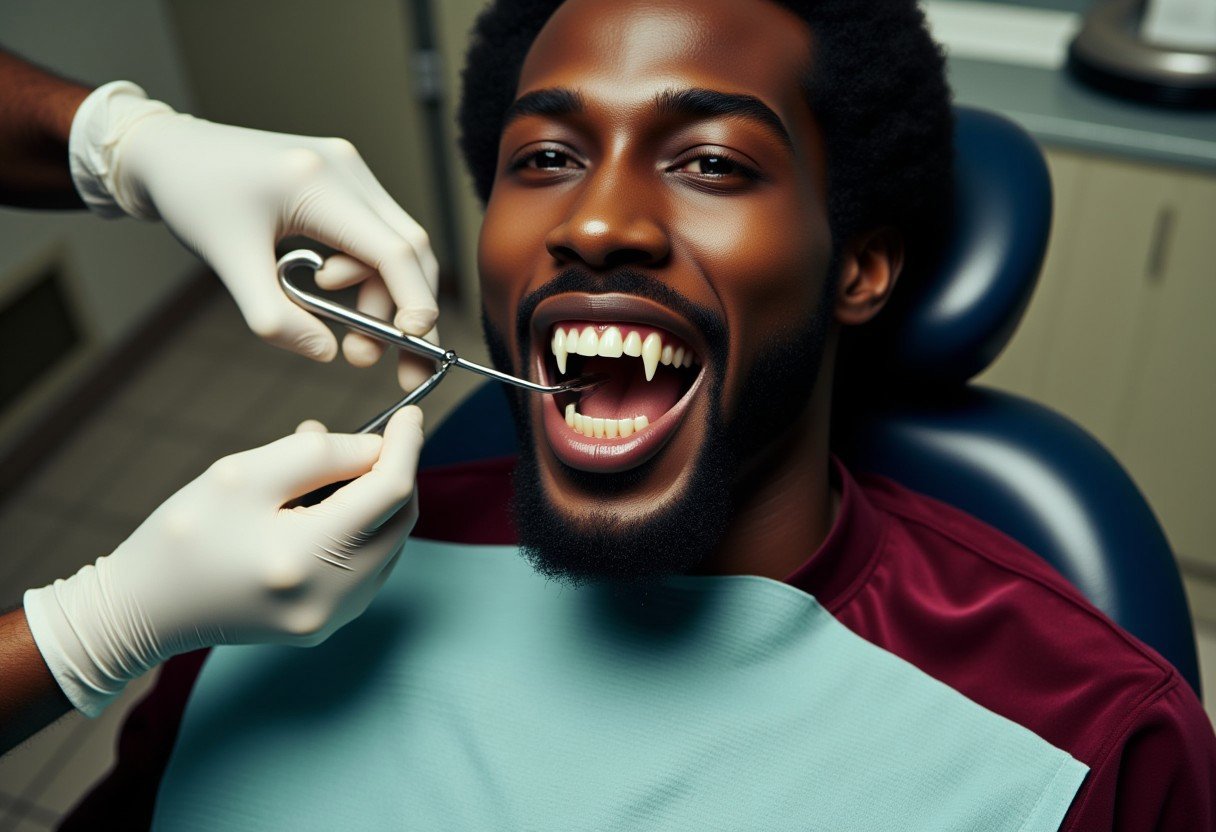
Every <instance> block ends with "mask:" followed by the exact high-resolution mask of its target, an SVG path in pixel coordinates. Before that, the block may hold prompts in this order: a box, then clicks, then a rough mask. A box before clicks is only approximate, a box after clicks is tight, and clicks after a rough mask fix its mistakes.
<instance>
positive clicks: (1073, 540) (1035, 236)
mask: <svg viewBox="0 0 1216 832" xmlns="http://www.w3.org/2000/svg"><path fill="white" fill-rule="evenodd" d="M955 113H956V117H957V118H956V129H955V143H956V148H957V153H956V161H955V220H954V227H953V229H952V233H951V235H950V239H949V242H948V244H947V247H946V250H945V252H944V255H943V256H942V258H941V260H940V261H939V263H938V264H937V265H936V266H935V267H934V268H933V269H932V270H931V273H926V274H924V275H906V276H905V277H907V278H909V280H908V284H909V285H908V286H907V288H906V290H905V291H903V297H902V298H901V299H900V302H899V303H898V304H894V305H892V306H890V307H889V308H888V309H884V310H883V313H882V314H881V315H880V316H879V317H878V318H876V319H875V320H874V321H873V322H872V323H871V324H870V325H867V329H871V331H869V332H861V333H858V337H856V339H855V342H854V343H852V344H850V345H848V346H849V347H850V348H851V352H852V354H851V355H850V360H851V362H853V363H854V364H855V365H856V364H866V365H867V366H869V367H870V368H871V369H874V368H877V369H878V371H877V372H871V373H868V374H867V375H868V377H870V378H876V379H879V381H878V382H877V383H875V384H874V385H872V389H871V390H870V391H868V395H867V394H864V391H863V395H862V396H859V397H858V399H857V400H856V401H852V402H849V401H846V402H842V408H844V409H847V410H848V411H849V416H848V418H840V419H837V420H836V422H835V423H836V424H837V425H847V426H848V427H849V430H848V432H847V433H845V432H839V433H838V434H837V435H835V436H834V437H833V443H834V445H835V447H836V449H837V451H838V452H839V453H840V454H841V455H842V456H843V457H844V458H845V459H846V460H847V461H848V462H849V464H850V465H851V466H852V467H854V468H857V469H859V470H869V471H873V472H875V473H879V474H884V475H886V476H889V477H891V478H892V479H894V480H896V481H898V482H900V483H903V484H904V485H906V486H908V487H909V488H913V489H915V490H917V491H920V492H922V493H925V494H928V495H930V496H932V497H936V498H937V499H940V500H942V501H944V502H947V503H950V504H951V505H955V506H958V507H959V508H961V509H963V510H964V511H967V512H968V513H970V514H972V515H974V516H976V517H978V518H980V519H981V520H983V521H985V522H986V523H988V524H989V525H991V526H994V527H996V528H998V529H1000V530H1001V531H1003V532H1005V533H1006V534H1008V535H1009V536H1011V537H1013V538H1014V539H1016V540H1018V541H1019V542H1021V543H1022V544H1023V545H1025V546H1027V547H1028V548H1030V549H1031V550H1033V551H1035V552H1037V553H1038V554H1039V555H1040V556H1042V557H1043V558H1044V559H1046V560H1047V561H1048V562H1049V563H1051V564H1052V566H1054V567H1055V568H1056V569H1057V570H1058V571H1060V572H1061V573H1062V574H1063V575H1064V576H1065V577H1066V578H1068V579H1069V581H1071V582H1072V583H1073V584H1074V585H1075V586H1076V587H1077V588H1078V589H1080V590H1081V592H1082V593H1083V594H1084V595H1085V596H1086V597H1087V598H1088V599H1089V600H1090V601H1091V602H1092V603H1093V604H1094V605H1095V606H1096V607H1098V608H1099V609H1100V610H1102V611H1103V612H1105V613H1106V614H1107V615H1109V616H1110V617H1111V618H1112V619H1114V620H1115V621H1116V622H1118V623H1119V625H1120V626H1122V627H1123V628H1124V629H1126V630H1127V631H1128V632H1130V633H1132V634H1133V635H1135V636H1136V637H1138V638H1139V639H1140V640H1142V641H1144V642H1145V643H1146V644H1148V645H1150V646H1151V647H1153V648H1154V649H1156V650H1157V651H1158V652H1159V653H1161V654H1162V655H1163V656H1164V657H1165V658H1166V659H1168V660H1169V661H1170V662H1171V663H1172V664H1173V665H1174V666H1175V667H1176V668H1177V669H1178V670H1179V672H1180V673H1182V675H1183V676H1184V677H1186V679H1187V680H1188V681H1189V682H1190V684H1191V686H1192V687H1194V689H1195V691H1196V693H1199V691H1200V681H1199V663H1198V659H1197V654H1196V650H1195V637H1194V630H1193V628H1192V623H1191V617H1190V610H1189V609H1188V606H1187V600H1186V595H1185V593H1184V592H1183V588H1182V579H1181V576H1180V574H1179V571H1178V566H1177V563H1176V562H1175V560H1174V556H1173V553H1172V552H1171V550H1170V547H1169V543H1168V541H1167V539H1166V537H1165V534H1164V532H1163V531H1162V529H1161V526H1160V524H1159V523H1158V522H1157V519H1156V517H1154V515H1153V512H1152V510H1151V509H1150V508H1149V505H1148V503H1147V501H1146V500H1145V499H1144V496H1143V495H1142V494H1141V493H1140V491H1139V490H1138V489H1137V488H1136V485H1135V483H1133V482H1132V480H1131V478H1130V477H1129V476H1128V475H1127V472H1126V471H1124V469H1123V468H1122V467H1121V466H1120V465H1119V463H1118V462H1117V461H1115V459H1114V457H1112V456H1111V455H1110V453H1109V452H1108V451H1107V450H1106V449H1105V448H1104V447H1103V446H1102V445H1101V444H1100V443H1098V442H1097V440H1095V439H1094V438H1093V437H1091V436H1090V435H1089V434H1087V433H1086V432H1085V431H1083V430H1082V429H1081V428H1079V427H1078V426H1077V425H1075V424H1073V423H1072V422H1070V421H1069V420H1068V419H1066V418H1065V417H1063V416H1061V415H1060V414H1058V413H1055V412H1054V411H1052V410H1050V409H1048V408H1046V407H1043V406H1042V405H1039V404H1035V403H1033V402H1030V401H1028V400H1026V399H1022V398H1020V397H1018V396H1013V395H1009V394H1007V393H1001V392H998V391H996V390H991V389H987V388H984V387H982V386H980V385H973V384H968V381H969V379H971V377H972V376H974V375H975V374H976V373H978V372H980V371H981V370H983V369H984V368H985V367H986V366H987V365H988V364H989V363H990V362H991V361H992V360H993V359H994V358H995V357H996V356H997V354H998V353H1000V351H1001V349H1003V348H1004V346H1005V344H1006V343H1007V342H1008V340H1009V338H1010V337H1011V336H1012V335H1013V332H1014V330H1015V329H1016V327H1017V324H1018V321H1019V320H1020V319H1021V316H1022V313H1023V312H1024V311H1025V308H1026V304H1027V303H1028V301H1029V299H1030V295H1031V293H1032V292H1033V290H1034V285H1035V282H1036V281H1037V279H1038V274H1039V269H1040V267H1041V265H1042V260H1043V254H1044V251H1045V250H1046V247H1047V238H1048V234H1049V228H1050V223H1051V182H1050V178H1049V175H1048V171H1047V166H1046V163H1045V162H1044V160H1043V156H1042V153H1041V152H1040V150H1039V148H1038V146H1037V145H1036V144H1035V143H1034V141H1033V140H1032V139H1031V138H1030V137H1029V136H1028V135H1026V133H1025V132H1024V131H1023V130H1022V129H1021V128H1020V127H1018V126H1017V125H1015V124H1014V123H1013V122H1011V121H1009V120H1007V119H1005V118H1003V117H1001V116H998V115H995V114H992V113H987V112H983V111H979V110H973V109H967V108H956V111H955ZM904 289H905V287H901V290H904ZM896 294H897V295H898V294H899V293H898V292H897V293H896ZM853 369H855V367H854V368H853ZM884 382H892V383H884ZM875 390H897V391H899V392H898V394H897V395H896V396H894V397H887V398H883V397H882V396H881V395H879V394H877V393H876V392H875ZM838 415H840V414H838Z"/></svg>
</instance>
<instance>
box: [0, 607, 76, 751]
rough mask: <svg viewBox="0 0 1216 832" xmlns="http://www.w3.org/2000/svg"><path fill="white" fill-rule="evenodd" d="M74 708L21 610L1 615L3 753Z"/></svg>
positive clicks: (0, 740) (0, 748) (0, 735)
mask: <svg viewBox="0 0 1216 832" xmlns="http://www.w3.org/2000/svg"><path fill="white" fill-rule="evenodd" d="M71 709H72V705H71V703H70V702H68V699H67V697H66V696H64V695H63V691H61V690H60V689H59V685H58V684H56V682H55V677H54V676H52V675H51V671H50V669H49V668H47V666H46V662H45V661H43V659H42V654H41V653H39V652H38V645H37V644H35V643H34V636H33V635H32V634H31V633H30V628H29V625H28V624H27V623H26V621H25V611H24V610H22V609H20V608H18V609H15V610H13V611H12V612H8V613H5V614H4V615H0V754H3V753H4V752H5V751H8V750H9V749H10V748H12V747H13V746H15V745H17V744H18V743H19V742H21V741H22V740H24V739H25V738H26V737H29V736H30V735H32V734H35V733H37V732H38V731H40V730H42V728H43V727H44V726H46V725H49V724H50V723H52V722H54V721H55V720H56V719H58V718H59V717H61V716H63V715H64V714H65V713H67V712H68V711H70V710H71Z"/></svg>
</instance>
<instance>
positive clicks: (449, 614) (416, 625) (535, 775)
mask: <svg viewBox="0 0 1216 832" xmlns="http://www.w3.org/2000/svg"><path fill="white" fill-rule="evenodd" d="M1087 771H1088V769H1087V768H1086V767H1085V766H1084V765H1083V764H1081V763H1080V762H1078V761H1076V760H1074V759H1073V758H1072V757H1070V756H1069V755H1068V754H1066V753H1065V752H1063V751H1061V750H1059V749H1057V748H1055V747H1053V746H1051V745H1050V744H1048V743H1047V742H1045V741H1044V740H1042V739H1041V738H1039V737H1038V736H1036V735H1035V734H1033V733H1032V732H1030V731H1028V730H1027V729H1025V728H1022V727H1021V726H1019V725H1017V724H1015V723H1013V722H1011V721H1009V720H1007V719H1005V718H1003V717H1001V716H998V715H996V714H994V713H992V712H990V711H988V710H986V709H984V708H982V707H980V706H979V705H977V704H975V703H974V702H972V701H971V700H969V699H967V698H966V697H964V696H962V695H961V694H959V693H958V692H956V691H954V690H953V689H951V688H949V687H947V686H945V685H943V684H941V683H939V682H937V681H935V680H934V679H932V678H931V677H929V676H927V675H926V674H924V673H922V672H921V671H919V670H918V669H916V668H915V667H913V666H912V665H910V664H908V663H906V662H904V661H903V660H902V659H899V658H898V657H896V656H894V655H892V654H891V653H888V652H886V651H884V650H882V649H880V648H878V647H876V646H874V645H872V644H870V643H869V642H867V641H865V640H864V639H862V638H860V637H858V636H856V635H855V634H853V633H852V632H851V631H849V630H848V629H847V628H845V627H844V626H843V625H842V624H840V623H839V622H837V621H836V620H835V619H834V618H833V617H832V616H831V615H830V614H829V613H828V612H827V611H826V610H824V609H823V607H821V606H820V605H819V603H818V602H817V601H816V600H815V599H814V598H813V597H811V596H810V595H807V594H806V593H804V592H802V591H800V590H797V589H795V588H793V587H791V586H788V585H786V584H782V583H778V582H776V581H771V580H768V579H765V578H758V577H748V576H730V577H680V578H673V579H670V580H668V581H665V582H664V583H663V584H661V585H658V586H654V587H650V588H648V589H646V590H629V591H623V590H619V589H618V590H611V589H608V588H606V587H602V586H590V587H583V588H579V589H571V588H569V587H565V586H563V585H560V584H557V583H554V582H550V581H546V580H545V579H544V578H542V577H541V576H539V575H537V574H536V573H535V572H534V571H533V570H532V568H531V567H530V565H529V564H528V563H527V562H526V560H524V559H523V558H522V557H520V556H519V555H518V554H517V553H516V551H515V550H514V549H511V548H504V547H492V546H462V545H456V544H450V543H436V542H431V541H425V540H412V541H410V543H409V545H408V546H407V548H406V550H405V553H404V554H403V555H402V557H401V561H400V562H399V563H398V564H397V567H396V570H395V571H394V573H393V575H392V577H391V578H390V579H389V581H388V583H387V584H386V585H385V587H384V589H383V590H382V591H381V593H380V595H379V596H378V597H377V599H376V601H375V602H374V603H373V604H372V606H371V607H370V608H369V609H368V611H367V612H366V613H365V614H364V615H363V616H362V617H361V618H359V619H358V620H356V621H354V622H352V623H351V624H350V625H348V626H347V627H345V628H343V629H342V630H340V631H339V632H338V633H336V634H335V635H334V636H333V637H331V638H330V639H329V640H328V641H327V642H325V643H324V644H322V645H320V646H319V647H315V648H312V649H299V648H292V647H273V646H270V647H266V646H262V647H229V648H219V649H216V650H214V651H213V652H212V654H211V656H210V658H209V659H208V661H207V663H206V665H205V667H204V668H203V672H202V674H201V675H200V677H199V680H198V682H197V684H196V686H195V689H194V691H193V693H192V695H191V699H190V702H189V704H188V706H187V710H186V713H185V717H184V720H183V722H182V728H181V734H180V736H179V738H178V741H177V746H176V749H175V751H174V754H173V758H172V760H171V761H170V764H169V767H168V770H167V772H166V774H165V779H164V781H163V783H162V785H161V790H160V795H159V798H158V801H157V807H156V818H155V823H154V828H155V829H158V830H196V829H208V830H212V829H213V830H224V832H238V831H239V830H259V832H261V831H262V830H276V829H282V830H293V832H294V831H295V830H339V829H352V830H354V829H358V830H381V829H393V830H401V829H410V830H414V829H417V830H428V831H429V830H490V829H493V830H525V829H526V830H582V829H586V830H608V829H614V830H615V829H619V830H637V829H661V830H683V829H690V830H691V829H696V830H704V829H712V830H726V829H740V830H760V829H780V830H792V829H806V830H824V832H840V831H841V830H864V831H865V832H883V830H900V832H906V831H907V830H934V832H940V831H941V830H984V832H1003V831H1004V830H1009V832H1014V830H1018V832H1032V831H1033V830H1054V829H1056V828H1058V826H1059V824H1060V822H1061V820H1062V819H1063V817H1064V814H1065V812H1066V811H1067V809H1068V806H1069V804H1070V803H1071V801H1072V799H1073V797H1074V795H1075V794H1076V792H1077V789H1078V788H1079V787H1080V784H1081V782H1082V780H1083V779H1084V777H1085V775H1086V772H1087Z"/></svg>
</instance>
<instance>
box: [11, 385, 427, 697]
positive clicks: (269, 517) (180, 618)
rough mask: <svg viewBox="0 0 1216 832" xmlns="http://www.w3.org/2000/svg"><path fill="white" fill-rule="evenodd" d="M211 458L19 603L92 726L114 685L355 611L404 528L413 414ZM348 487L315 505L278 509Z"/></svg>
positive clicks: (321, 633) (414, 446) (412, 464)
mask: <svg viewBox="0 0 1216 832" xmlns="http://www.w3.org/2000/svg"><path fill="white" fill-rule="evenodd" d="M308 424H309V423H305V425H302V426H301V431H300V432H298V433H296V434H295V435H294V436H288V437H286V438H284V439H280V440H278V441H277V442H273V443H271V444H269V445H266V446H264V447H261V448H256V449H254V450H251V451H246V452H244V453H239V454H235V455H233V456H229V457H225V458H223V459H221V460H219V461H218V462H216V463H215V464H214V465H212V466H211V467H210V468H208V469H207V471H206V472H205V473H204V474H203V475H202V476H200V477H199V478H198V479H196V480H194V481H193V482H191V483H189V484H188V485H186V486H185V487H184V488H182V490H181V491H179V492H177V493H176V494H174V495H173V496H172V497H170V498H169V499H168V500H167V501H166V502H165V503H164V504H163V505H161V506H160V507H159V508H157V509H156V511H155V512H153V513H152V515H151V516H150V517H148V519H147V520H146V521H144V523H143V524H142V525H141V526H140V527H139V528H138V529H136V530H135V532H134V533H133V534H132V535H131V537H129V538H128V539H127V540H126V541H124V542H123V543H122V544H121V545H120V546H119V547H118V549H117V550H115V551H114V553H113V554H111V555H108V556H106V557H102V558H99V559H98V560H97V562H96V563H95V564H90V565H88V566H85V567H83V568H82V569H81V570H80V571H79V572H77V573H76V574H75V575H73V576H72V577H70V578H67V579H60V580H57V581H55V582H54V583H53V584H52V585H50V586H46V587H42V588H41V589H32V590H29V591H28V592H26V593H25V598H24V604H25V615H26V619H27V620H28V622H29V627H30V631H31V632H32V633H33V635H34V641H35V642H36V643H37V645H38V649H39V651H40V652H41V653H42V656H43V658H44V659H45V660H46V663H47V666H48V667H49V668H50V669H51V672H52V673H53V674H54V676H55V679H56V681H57V682H58V683H59V686H60V687H61V688H62V689H63V691H64V693H65V694H66V695H67V697H68V699H69V700H70V701H71V702H72V704H73V705H74V706H75V707H76V708H77V709H78V710H80V711H82V712H84V713H85V714H87V715H89V716H96V715H97V714H98V713H100V712H101V710H102V709H103V708H104V707H105V705H106V704H107V703H108V702H109V701H110V700H111V699H113V698H114V697H115V696H117V695H118V693H119V692H121V691H122V689H123V687H124V686H125V685H126V683H127V682H128V681H130V680H131V679H134V678H136V677H137V676H139V675H141V674H142V673H144V672H145V671H147V670H149V669H151V668H152V667H154V666H155V665H157V664H159V663H160V662H162V661H164V660H165V659H167V658H169V657H170V656H173V655H176V654H178V653H184V652H187V651H190V650H195V649H197V648H200V647H206V646H210V645H216V644H250V643H282V644H298V645H314V644H319V643H320V642H322V641H324V640H325V639H326V638H328V637H329V636H330V635H331V634H332V633H333V632H334V631H335V630H337V629H338V628H339V627H341V626H343V625H344V624H346V623H347V622H349V621H351V620H352V619H354V618H355V617H357V616H358V615H359V614H361V613H362V612H363V611H364V610H365V609H366V608H367V606H368V604H369V603H371V600H372V597H373V596H374V595H375V594H376V592H377V591H378V590H379V589H380V587H381V586H382V585H383V584H384V581H385V580H386V579H387V578H388V575H389V572H390V571H391V570H392V568H393V566H394V565H395V563H396V561H397V558H398V556H399V555H400V553H401V551H402V547H403V544H404V541H405V537H406V535H407V534H409V532H410V530H411V529H412V528H413V526H414V522H415V520H416V519H417V517H418V507H417V500H416V499H414V498H413V490H414V472H415V468H416V465H417V462H418V452H419V449H420V448H421V446H422V411H421V410H419V409H418V408H417V407H407V408H404V409H402V410H401V411H400V412H398V413H397V414H396V415H394V416H393V418H392V420H390V421H389V423H388V426H387V428H386V430H385V433H384V438H383V439H381V438H380V437H379V436H374V435H350V434H328V433H324V428H322V427H320V426H319V425H318V424H317V423H315V422H314V423H311V424H312V425H313V426H314V427H313V430H311V431H310V430H306V429H305V428H306V426H307V425H308ZM352 477H357V479H355V480H354V481H353V482H350V483H348V484H347V485H345V486H343V487H342V488H341V489H339V490H338V491H337V492H336V493H334V494H333V495H332V496H330V497H329V498H328V499H326V500H324V501H323V502H321V503H318V504H317V505H314V506H310V507H296V508H283V506H284V504H285V503H288V502H290V501H292V500H293V499H295V498H297V497H299V496H300V495H303V494H306V493H308V492H310V491H312V490H313V489H315V488H318V487H320V486H322V485H325V484H327V483H331V482H336V481H340V480H345V479H350V478H352Z"/></svg>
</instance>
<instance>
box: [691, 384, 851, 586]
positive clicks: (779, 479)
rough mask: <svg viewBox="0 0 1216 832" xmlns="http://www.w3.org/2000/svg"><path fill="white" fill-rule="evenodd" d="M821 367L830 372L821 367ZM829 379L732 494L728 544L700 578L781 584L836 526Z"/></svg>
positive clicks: (702, 567)
mask: <svg viewBox="0 0 1216 832" xmlns="http://www.w3.org/2000/svg"><path fill="white" fill-rule="evenodd" d="M825 366H830V364H826V365H825ZM830 419H831V377H830V373H825V374H824V377H821V378H820V379H819V383H818V384H816V390H815V394H814V395H813V396H812V398H811V401H810V402H809V403H808V404H807V407H806V410H805V412H804V414H803V418H802V419H799V420H798V421H797V423H796V424H795V425H793V426H791V430H790V431H789V432H788V433H787V435H786V438H785V439H784V440H783V441H782V442H780V443H779V444H778V445H777V446H776V447H774V448H773V449H771V450H770V452H769V453H768V454H766V456H765V460H764V462H762V463H760V465H761V466H763V467H764V470H754V471H752V472H751V475H750V476H748V477H747V478H746V479H747V483H748V484H747V485H745V486H742V487H740V488H739V489H738V497H737V499H738V500H739V503H738V504H737V505H736V507H735V513H734V517H733V519H732V520H731V524H730V527H729V528H728V529H727V532H726V537H725V538H724V539H723V541H722V544H721V545H720V546H719V547H718V549H717V551H716V552H715V553H714V555H713V556H712V557H711V558H709V559H708V560H706V561H705V562H704V563H703V564H702V566H701V568H700V569H698V570H697V571H698V573H701V574H709V575H760V576H762V577H766V578H773V579H775V580H782V579H784V578H785V577H786V576H788V575H789V574H790V573H792V572H793V571H794V570H795V569H797V568H798V567H799V566H801V565H802V564H803V563H804V562H806V560H807V558H809V557H810V556H811V555H812V554H813V553H814V552H815V550H816V549H817V548H819V545H820V544H821V543H822V542H823V540H824V538H826V537H827V535H828V532H829V531H830V530H831V528H832V523H833V522H834V521H835V519H836V511H837V508H838V506H839V502H840V500H839V495H838V494H835V493H834V492H833V489H832V486H831V470H830V466H831V463H830V458H831V457H830V450H829V444H828V433H829V431H828V425H829V420H830Z"/></svg>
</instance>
